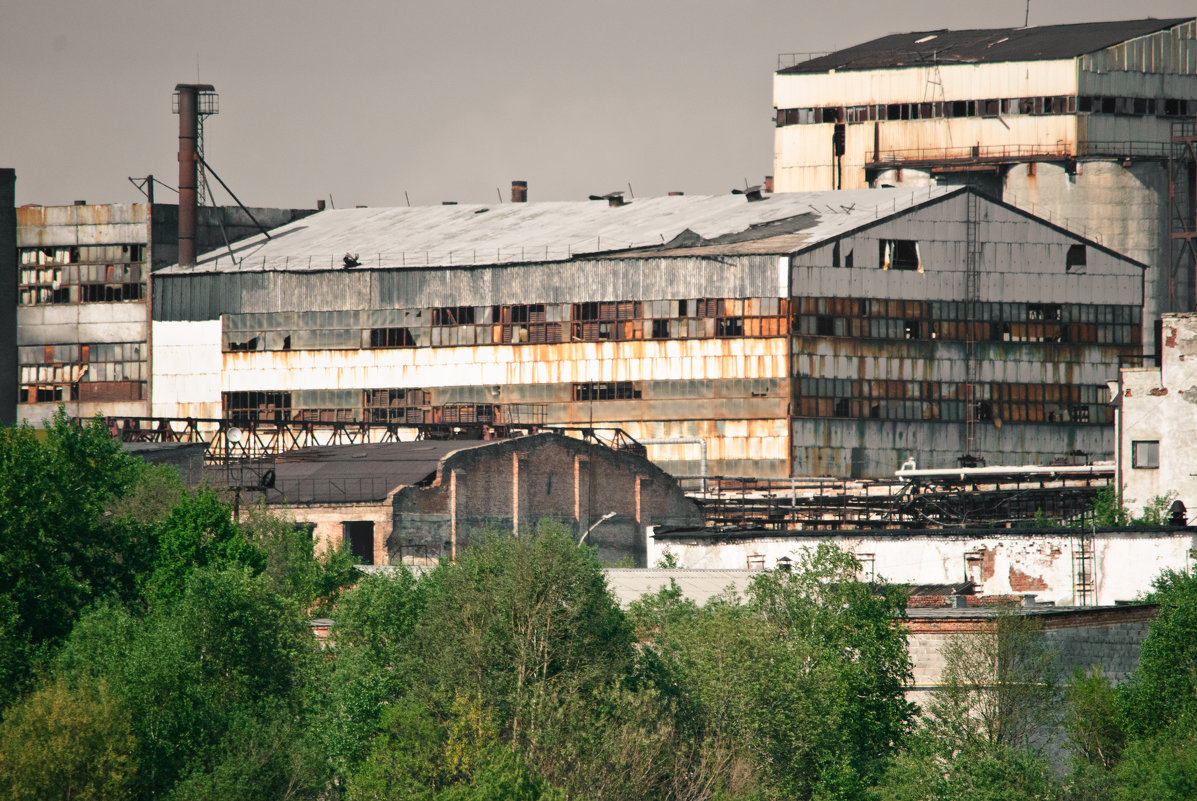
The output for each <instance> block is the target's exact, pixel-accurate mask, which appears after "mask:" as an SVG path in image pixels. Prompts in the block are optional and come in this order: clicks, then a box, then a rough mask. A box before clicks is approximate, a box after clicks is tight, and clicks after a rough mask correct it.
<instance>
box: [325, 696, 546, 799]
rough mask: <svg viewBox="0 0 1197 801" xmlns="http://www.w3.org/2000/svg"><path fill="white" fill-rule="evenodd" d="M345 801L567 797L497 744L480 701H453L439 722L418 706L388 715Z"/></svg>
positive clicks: (495, 732) (460, 698)
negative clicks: (447, 715)
mask: <svg viewBox="0 0 1197 801" xmlns="http://www.w3.org/2000/svg"><path fill="white" fill-rule="evenodd" d="M347 797H348V799H349V801H389V800H390V799H428V801H433V799H435V800H436V801H474V799H477V801H489V799H504V800H506V799H512V801H541V800H542V799H543V801H551V800H553V801H555V800H556V799H564V796H563V795H561V794H560V793H557V792H555V791H553V790H552V788H551V787H550V786H549V785H548V784H547V782H545V780H544V779H543V778H542V777H541V776H540V775H539V774H537V773H536V772H535V771H534V770H533V769H532V768H530V767H529V766H528V764H527V763H526V762H525V761H524V760H523V759H522V758H521V757H520V756H519V755H518V754H516V753H514V752H513V751H512V750H511V749H510V748H507V747H506V746H505V745H504V744H503V743H502V742H501V740H500V739H499V736H498V727H497V725H496V724H495V723H494V721H493V720H492V719H491V718H490V717H489V716H488V715H487V713H486V712H485V711H484V710H483V706H482V703H481V702H480V701H479V700H478V699H469V698H466V697H463V696H457V697H456V698H455V699H454V700H453V703H452V710H451V713H450V716H449V718H448V720H447V721H445V722H444V723H443V724H442V723H438V721H437V720H436V719H435V718H434V717H433V715H432V713H431V711H430V710H429V709H428V708H427V707H424V706H422V705H420V704H413V703H401V704H398V705H396V706H394V707H391V708H390V709H388V710H387V713H386V715H385V716H384V719H383V729H382V732H381V733H380V734H379V735H378V737H377V738H376V739H375V743H374V749H373V751H372V753H371V755H370V758H369V760H368V761H367V762H366V764H365V765H364V766H363V769H362V770H361V771H360V772H359V773H358V774H357V775H356V776H354V778H353V780H352V781H351V783H350V786H349V792H348V794H347Z"/></svg>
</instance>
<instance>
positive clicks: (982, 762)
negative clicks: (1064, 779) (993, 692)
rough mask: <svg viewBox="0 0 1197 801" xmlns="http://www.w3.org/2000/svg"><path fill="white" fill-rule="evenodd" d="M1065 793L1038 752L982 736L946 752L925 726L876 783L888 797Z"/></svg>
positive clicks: (1043, 799) (1028, 799) (950, 799)
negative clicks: (962, 746) (985, 739)
mask: <svg viewBox="0 0 1197 801" xmlns="http://www.w3.org/2000/svg"><path fill="white" fill-rule="evenodd" d="M1065 793H1066V789H1065V787H1064V786H1063V784H1062V783H1061V782H1059V781H1058V780H1057V779H1056V777H1055V775H1054V774H1053V773H1052V769H1051V765H1050V764H1049V763H1048V761H1047V759H1046V758H1045V757H1043V756H1041V755H1038V754H1034V753H1032V752H1031V751H1028V750H1027V749H1025V748H1021V747H1013V748H1012V747H1009V746H1006V745H999V744H996V743H992V742H984V741H972V742H970V743H969V744H968V745H967V746H966V747H965V748H963V749H960V750H956V751H949V750H947V749H945V748H944V743H943V741H942V740H939V739H938V738H936V737H934V736H931V735H930V734H929V732H927V731H925V730H924V731H922V732H920V733H919V734H916V735H915V736H914V737H913V738H911V740H910V742H909V744H908V747H907V748H906V749H905V750H904V751H903V752H902V753H901V754H900V755H898V757H897V758H896V759H895V760H894V761H893V763H892V764H891V765H890V767H889V770H888V771H887V773H886V774H885V776H884V778H883V779H882V780H881V782H880V784H879V786H878V795H879V796H880V797H881V798H884V799H886V800H887V801H954V800H955V799H968V801H1013V799H1018V801H1057V800H1062V799H1064V798H1065V797H1066V795H1065Z"/></svg>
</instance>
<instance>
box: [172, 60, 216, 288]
mask: <svg viewBox="0 0 1197 801" xmlns="http://www.w3.org/2000/svg"><path fill="white" fill-rule="evenodd" d="M175 91H176V92H178V93H179V266H181V267H194V266H195V253H196V247H195V231H196V215H197V213H198V212H197V206H198V195H197V189H198V187H197V184H198V176H199V93H200V92H211V91H213V87H212V86H210V85H208V84H195V83H181V84H178V85H177V86H175Z"/></svg>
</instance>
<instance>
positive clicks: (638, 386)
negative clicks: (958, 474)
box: [153, 189, 1143, 477]
mask: <svg viewBox="0 0 1197 801" xmlns="http://www.w3.org/2000/svg"><path fill="white" fill-rule="evenodd" d="M513 205H517V206H521V207H522V208H517V209H512V208H505V209H503V210H502V211H501V213H502V214H503V215H505V216H503V217H498V216H492V215H498V214H499V213H500V212H499V211H498V210H494V209H490V208H487V207H477V208H474V207H469V206H456V207H434V208H430V209H362V210H343V211H338V212H335V213H333V212H323V213H322V214H320V215H317V216H316V217H312V218H309V219H308V220H305V221H304V223H303V227H302V230H299V229H297V230H296V231H295V232H294V233H291V232H290V231H289V230H288V229H284V230H288V233H287V235H286V236H279V237H276V240H275V241H272V242H270V243H265V242H261V241H256V242H252V243H250V244H249V245H247V246H246V247H245V248H244V252H245V254H246V255H245V257H244V260H242V261H240V262H236V263H234V262H231V261H229V260H227V259H224V257H221V260H217V259H214V258H213V259H209V260H208V261H207V262H205V263H201V264H200V265H198V266H197V268H196V269H195V270H187V271H183V270H178V269H177V268H170V269H168V270H166V271H164V272H163V273H162V274H160V275H157V276H155V296H154V322H153V340H154V348H155V360H154V397H153V412H154V414H155V415H157V416H164V417H176V418H178V417H197V418H220V417H224V418H226V419H230V420H253V421H258V422H262V421H265V422H269V421H271V420H286V421H298V422H302V421H308V420H318V421H369V422H375V423H379V422H383V423H394V424H397V425H402V424H404V423H412V422H417V423H424V422H432V421H434V420H436V421H440V420H441V419H443V418H444V416H445V415H447V413H448V412H449V411H453V413H454V414H456V413H457V412H458V411H459V410H460V407H462V406H467V407H469V408H470V409H471V410H476V409H480V408H482V407H486V408H489V409H491V410H492V411H496V413H498V412H502V413H503V414H506V415H509V416H510V418H511V419H513V420H514V419H516V418H517V416H518V415H521V414H526V415H531V416H530V417H529V418H527V420H525V422H527V421H532V422H537V423H547V424H568V425H580V426H589V425H591V424H593V425H597V426H604V427H619V428H622V429H623V430H624V431H626V432H627V433H628V434H630V435H631V436H632V437H634V438H636V439H638V440H643V441H652V444H650V445H649V446H648V447H649V451H648V452H649V456H650V457H651V458H652V459H653V460H654V461H655V462H657V463H659V464H661V465H662V466H663V467H664V468H665V469H667V470H668V471H670V472H671V473H673V474H674V475H696V474H697V473H698V472H699V471H700V468H701V456H702V453H701V449H700V447H698V446H696V444H695V443H694V440H700V441H701V442H702V443H705V445H706V450H707V453H706V458H707V461H708V463H709V466H710V471H711V473H714V474H722V475H749V476H769V477H783V476H789V475H843V476H883V475H889V474H891V473H892V472H893V471H894V470H896V469H897V468H898V467H899V466H900V465H901V464H902V463H903V462H905V461H906V460H907V459H909V458H912V457H913V458H915V459H916V460H917V462H918V464H919V465H920V466H923V467H953V466H956V464H957V459H958V458H959V457H960V456H961V455H962V454H963V453H965V452H966V450H969V451H971V452H972V453H973V454H974V455H976V456H977V457H979V458H982V459H984V460H986V461H989V462H990V463H1005V464H1011V463H1013V464H1019V463H1046V462H1048V461H1051V460H1052V459H1055V458H1058V457H1060V456H1061V455H1063V454H1065V453H1071V452H1074V451H1078V450H1079V451H1083V452H1085V453H1086V454H1089V455H1090V457H1091V458H1110V457H1112V455H1113V437H1112V429H1111V425H1110V424H1111V422H1112V417H1111V413H1110V411H1109V410H1108V409H1107V408H1106V406H1105V405H1104V398H1103V395H1104V393H1105V382H1107V381H1109V380H1111V379H1112V378H1113V377H1114V376H1115V375H1116V372H1117V367H1118V365H1119V363H1120V361H1121V360H1122V359H1123V358H1124V357H1127V356H1128V355H1131V354H1135V353H1137V352H1138V349H1139V348H1140V345H1141V341H1142V333H1141V325H1140V305H1141V300H1142V282H1143V278H1142V276H1143V266H1142V265H1140V264H1137V263H1135V262H1133V261H1131V260H1129V259H1126V258H1124V257H1121V256H1120V255H1118V254H1116V253H1114V252H1112V251H1110V250H1108V249H1106V248H1103V247H1101V246H1100V245H1097V244H1096V243H1094V242H1092V241H1089V240H1086V239H1084V238H1083V237H1080V236H1077V235H1076V234H1074V233H1070V232H1068V231H1067V230H1064V229H1062V228H1059V227H1056V226H1053V225H1050V224H1047V223H1045V222H1044V221H1042V220H1039V219H1037V218H1035V217H1033V216H1031V215H1029V214H1027V213H1025V212H1023V211H1020V210H1018V209H1016V208H1013V207H1010V206H1007V205H1004V204H1001V203H998V202H994V201H991V200H989V199H986V198H984V197H982V196H979V195H977V194H976V193H972V192H970V191H968V190H964V189H929V190H920V191H917V192H909V191H905V190H888V191H883V190H866V191H860V192H843V193H809V194H791V195H774V196H770V197H767V198H766V199H764V200H763V201H762V202H755V203H754V202H750V201H747V200H745V199H744V198H742V197H726V198H689V197H687V198H650V199H645V200H637V201H635V202H634V203H632V204H625V205H624V206H622V207H608V206H606V205H605V204H602V203H599V204H595V203H580V204H545V206H546V207H547V208H545V209H543V210H542V209H538V208H537V207H536V206H535V205H529V206H525V205H524V204H513ZM637 209H639V210H637ZM550 224H551V225H550ZM488 225H489V226H491V227H489V228H487V227H486V226H488ZM564 225H568V226H570V230H571V231H572V233H573V235H574V236H580V234H581V233H583V232H591V231H600V232H601V233H599V234H598V235H595V236H592V237H590V238H589V239H587V240H586V241H587V242H593V243H594V245H593V246H595V247H601V244H600V243H607V244H610V245H612V246H615V245H618V246H619V247H618V248H617V249H616V250H613V251H601V252H589V251H587V252H583V253H582V254H581V255H573V256H572V257H569V256H566V255H565V254H561V255H560V256H558V258H559V259H560V260H556V261H541V260H535V261H528V262H524V261H521V260H520V259H521V257H522V256H525V255H526V254H527V253H535V254H543V255H550V256H551V255H553V254H552V253H551V249H550V248H549V247H548V246H545V247H544V248H543V249H542V248H541V247H539V246H531V245H530V246H527V247H519V246H517V245H516V244H515V243H516V241H518V240H516V239H515V237H516V236H517V234H518V232H519V231H521V230H523V229H524V228H532V227H533V226H535V230H533V231H532V232H531V233H527V234H526V235H529V236H531V235H534V234H535V235H537V236H545V233H544V232H543V231H542V230H541V229H549V230H551V231H552V232H556V231H557V228H556V227H555V226H564ZM428 231H432V232H434V233H435V235H436V236H437V237H439V238H438V239H433V240H428V239H427V237H429V236H431V234H428V233H426V232H428ZM513 231H514V232H516V233H513ZM654 240H656V241H657V242H659V243H660V242H663V243H664V244H658V245H656V246H653V245H652V242H653V241H654ZM355 242H356V243H360V244H361V247H362V251H365V248H366V247H370V248H371V250H373V249H375V248H377V249H379V250H382V249H383V248H385V247H388V245H389V246H390V248H393V250H389V251H388V252H379V253H377V254H374V255H371V256H369V257H367V256H364V255H361V253H359V252H357V251H355V253H356V256H354V255H353V254H346V257H345V258H344V259H343V262H344V263H343V265H342V266H336V267H333V268H332V269H329V267H328V266H326V265H328V263H329V261H331V259H330V257H328V256H327V255H324V256H321V255H319V253H321V252H322V253H324V254H327V253H328V251H330V250H343V249H345V248H347V247H349V246H350V245H351V243H355ZM488 243H490V245H491V246H490V247H487V244H488ZM422 244H427V245H428V249H427V250H417V249H415V248H416V247H418V246H419V245H422ZM448 244H454V245H456V246H457V247H459V248H460V250H459V251H456V252H457V253H464V254H468V255H457V256H454V251H450V252H448V253H446V252H445V251H440V252H437V251H436V250H434V249H433V248H434V247H436V246H438V245H439V246H442V247H443V246H445V245H448ZM475 244H477V247H474V245H475ZM627 245H630V247H628V246H627ZM359 258H360V261H359ZM462 260H464V261H466V262H467V263H466V264H458V263H457V262H458V261H462ZM450 262H451V263H450ZM404 265H407V266H404ZM970 276H971V278H970ZM970 292H971V293H972V294H970ZM970 354H971V355H970ZM970 364H971V369H970ZM471 413H473V412H471ZM970 424H972V429H971V430H972V432H973V435H972V437H971V438H969V439H966V434H965V431H966V428H968V427H969V425H970ZM970 439H971V441H970ZM661 440H665V441H664V442H662V441H661Z"/></svg>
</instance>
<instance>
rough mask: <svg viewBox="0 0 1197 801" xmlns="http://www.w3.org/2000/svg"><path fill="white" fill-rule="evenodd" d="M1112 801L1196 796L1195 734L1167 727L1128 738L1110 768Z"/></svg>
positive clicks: (1161, 800) (1177, 799)
mask: <svg viewBox="0 0 1197 801" xmlns="http://www.w3.org/2000/svg"><path fill="white" fill-rule="evenodd" d="M1114 780H1115V791H1114V799H1115V801H1189V799H1193V798H1197V734H1195V733H1194V731H1193V729H1192V728H1191V727H1187V726H1177V725H1173V726H1169V727H1164V728H1162V730H1160V731H1158V732H1156V733H1154V734H1153V735H1151V736H1147V737H1143V738H1140V739H1136V740H1132V741H1131V743H1130V744H1129V745H1128V746H1127V748H1126V750H1125V752H1124V753H1123V757H1122V761H1121V762H1119V763H1118V766H1117V767H1116V768H1115V769H1114Z"/></svg>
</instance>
